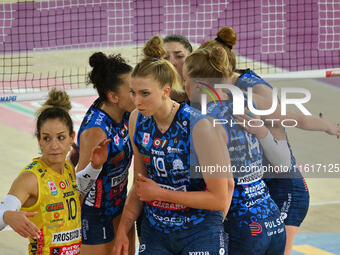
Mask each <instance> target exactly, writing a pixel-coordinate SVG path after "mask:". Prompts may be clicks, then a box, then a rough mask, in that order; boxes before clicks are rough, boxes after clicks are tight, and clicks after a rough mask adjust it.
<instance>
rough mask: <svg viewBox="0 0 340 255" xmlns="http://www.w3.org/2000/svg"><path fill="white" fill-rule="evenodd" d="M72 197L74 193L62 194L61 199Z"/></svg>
mask: <svg viewBox="0 0 340 255" xmlns="http://www.w3.org/2000/svg"><path fill="white" fill-rule="evenodd" d="M73 195H74V191H69V192H64V194H63V198H66V197H70V196H73Z"/></svg>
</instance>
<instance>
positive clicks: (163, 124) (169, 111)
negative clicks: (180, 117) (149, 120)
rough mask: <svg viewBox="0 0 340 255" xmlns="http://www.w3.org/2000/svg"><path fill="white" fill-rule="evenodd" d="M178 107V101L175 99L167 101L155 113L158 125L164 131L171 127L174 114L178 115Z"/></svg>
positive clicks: (154, 116)
mask: <svg viewBox="0 0 340 255" xmlns="http://www.w3.org/2000/svg"><path fill="white" fill-rule="evenodd" d="M177 109H178V103H176V102H175V101H173V100H171V99H170V100H169V101H167V102H166V103H165V104H164V106H163V107H162V108H161V109H159V111H157V112H156V113H155V114H154V115H153V118H154V120H155V122H156V124H157V126H158V128H159V129H160V130H161V131H162V132H163V131H164V130H166V129H167V128H169V126H170V124H171V122H172V120H173V119H174V116H175V115H176V111H177Z"/></svg>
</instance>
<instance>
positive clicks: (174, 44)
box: [164, 34, 192, 103]
mask: <svg viewBox="0 0 340 255" xmlns="http://www.w3.org/2000/svg"><path fill="white" fill-rule="evenodd" d="M164 48H165V50H166V53H167V54H166V56H165V57H164V59H166V60H168V61H169V62H170V63H171V64H172V65H173V66H174V67H175V68H176V70H177V72H178V74H179V75H180V79H181V84H183V74H182V69H183V64H184V60H185V58H186V57H187V56H188V55H189V54H190V53H191V52H192V46H191V44H190V42H189V41H188V39H187V38H186V37H184V36H182V35H177V34H173V35H167V36H166V37H164ZM170 96H171V99H173V100H175V101H176V102H178V103H182V102H187V101H188V97H187V95H186V93H185V91H184V89H182V90H172V91H171V94H170Z"/></svg>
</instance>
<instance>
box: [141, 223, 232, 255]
mask: <svg viewBox="0 0 340 255" xmlns="http://www.w3.org/2000/svg"><path fill="white" fill-rule="evenodd" d="M141 236H142V237H141V240H140V246H139V254H140V255H160V254H162V255H173V254H177V255H188V254H209V255H227V254H228V250H227V249H228V248H227V247H228V245H227V235H226V233H225V232H224V229H223V224H222V222H221V221H219V222H214V221H210V222H208V220H207V222H206V221H203V222H202V223H200V224H198V225H196V226H195V227H194V228H191V229H188V230H182V231H175V232H173V233H170V234H164V233H161V232H159V231H157V230H154V229H153V228H152V227H151V226H150V225H149V223H148V222H147V220H146V219H144V220H143V222H142V228H141Z"/></svg>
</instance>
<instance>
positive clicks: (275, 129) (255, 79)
mask: <svg viewBox="0 0 340 255" xmlns="http://www.w3.org/2000/svg"><path fill="white" fill-rule="evenodd" d="M236 41H237V36H236V33H235V31H234V30H233V29H232V28H231V27H223V28H221V29H220V30H219V31H218V33H217V37H216V39H214V40H209V41H206V42H204V43H203V44H202V45H201V46H200V48H204V47H214V46H219V47H223V48H224V49H225V51H226V53H227V56H228V62H229V63H230V64H231V65H232V73H231V80H232V81H233V83H234V84H235V86H237V87H239V88H241V89H242V90H244V91H246V90H247V88H249V87H251V88H253V92H254V93H255V94H257V95H260V96H262V98H263V100H264V101H265V102H266V103H267V105H269V106H271V104H272V86H271V85H270V84H269V83H267V82H266V81H264V80H263V79H261V77H259V76H258V75H257V74H256V73H254V72H253V71H252V70H250V69H246V70H236V58H235V54H234V52H233V50H232V48H233V46H234V45H235V44H236ZM278 108H280V106H278ZM285 117H286V118H287V119H295V120H296V121H297V123H298V126H297V127H298V128H301V129H304V130H317V131H324V132H326V133H328V134H330V135H337V136H339V134H340V128H339V127H338V126H337V125H336V124H335V123H331V122H327V121H325V120H323V119H320V118H317V117H312V116H305V115H302V114H297V113H292V112H288V113H287V115H286V116H285ZM266 124H267V128H268V130H269V132H267V134H266V135H264V136H263V138H262V140H261V141H262V145H263V142H264V143H270V144H271V147H269V148H268V149H266V148H265V146H264V150H265V162H264V164H265V165H268V164H272V165H283V166H288V167H290V170H291V172H293V173H294V175H292V176H291V177H289V176H288V178H287V176H286V177H285V178H272V179H266V183H267V185H268V188H269V190H270V194H271V196H272V198H273V199H274V201H275V202H276V203H277V205H278V206H279V208H280V210H281V215H282V218H283V219H284V222H285V224H286V231H287V243H286V250H285V255H289V254H291V251H292V247H293V242H294V237H295V235H296V232H297V231H298V228H299V226H300V224H301V223H302V222H303V220H304V218H305V216H306V214H307V211H308V207H309V191H308V187H307V184H306V182H305V180H304V179H303V177H302V175H301V173H300V171H299V169H298V167H297V163H296V160H295V158H294V156H293V153H292V150H291V147H290V145H289V142H288V139H287V135H286V132H285V129H284V127H282V125H274V126H272V125H271V123H268V122H266ZM273 141H275V142H274V143H273ZM273 146H274V147H273ZM285 155H286V156H285ZM287 155H288V157H287Z"/></svg>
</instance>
